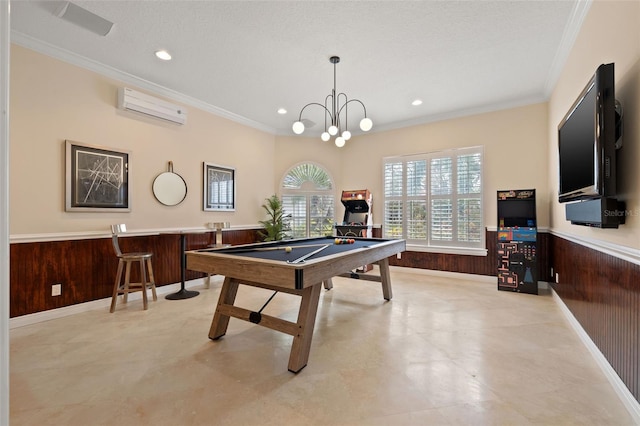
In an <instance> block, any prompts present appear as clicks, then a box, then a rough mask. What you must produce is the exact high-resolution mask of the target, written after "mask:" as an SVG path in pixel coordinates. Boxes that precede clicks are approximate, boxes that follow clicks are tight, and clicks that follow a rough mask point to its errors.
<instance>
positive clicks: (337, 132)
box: [292, 56, 373, 147]
mask: <svg viewBox="0 0 640 426" xmlns="http://www.w3.org/2000/svg"><path fill="white" fill-rule="evenodd" d="M329 62H331V63H332V64H333V89H332V90H331V93H330V94H329V95H327V97H326V98H325V100H324V105H323V104H321V103H318V102H311V103H308V104H306V105H305V106H304V107H303V108H302V109H301V110H300V116H299V117H298V121H296V122H295V123H293V127H292V128H293V133H295V134H296V135H300V134H302V133H303V132H304V123H303V122H302V113H303V112H304V110H305V109H306V108H307V107H308V106H310V105H318V106H320V107H322V108H324V111H325V114H324V132H322V135H320V139H322V140H323V141H325V142H327V141H328V140H329V139H331V137H332V136H336V139H335V144H336V146H337V147H343V146H344V143H345V142H346V141H348V140H349V139H351V132H350V131H349V129H348V127H347V116H348V109H349V108H348V106H347V105H349V104H350V103H351V102H357V103H359V104H360V105H362V109H363V110H364V118H363V119H362V120H361V121H360V129H361V130H362V131H363V132H367V131H369V130H371V128H372V127H373V121H371V119H370V118H367V108H365V106H364V104H363V103H362V102H361V101H359V100H358V99H349V98H347V95H346V94H344V93H337V94H336V64H337V63H338V62H340V57H339V56H332V57H330V58H329ZM343 113H344V121H342V120H341V114H343ZM327 124H328V125H329V126H328V127H327Z"/></svg>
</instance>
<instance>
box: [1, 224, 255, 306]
mask: <svg viewBox="0 0 640 426" xmlns="http://www.w3.org/2000/svg"><path fill="white" fill-rule="evenodd" d="M257 232H258V231H257V230H256V229H246V230H243V229H240V230H225V231H224V233H223V242H224V243H226V244H232V245H237V244H248V243H253V242H256V241H259V236H258V233H257ZM180 237H181V236H180V234H179V233H159V234H152V235H140V236H125V237H122V238H120V239H119V243H120V248H121V249H122V251H123V252H136V251H145V252H147V251H148V252H152V253H153V259H152V263H153V271H154V276H155V280H156V286H163V285H167V284H173V283H178V282H180ZM185 242H186V247H187V250H196V249H199V248H204V247H207V246H209V245H211V244H213V242H215V234H214V232H204V233H197V232H196V233H192V234H187V235H186V240H185ZM9 263H10V268H11V271H10V275H9V276H10V302H9V303H10V317H11V318H13V317H18V316H21V315H27V314H32V313H36V312H42V311H47V310H50V309H56V308H61V307H65V306H71V305H75V304H78V303H84V302H90V301H93V300H99V299H104V298H109V297H111V293H112V291H113V282H114V280H115V274H116V270H117V267H118V259H117V258H116V256H115V254H114V252H113V247H112V245H111V238H94V239H81V240H64V241H45V242H27V243H13V244H11V245H10V260H9ZM204 276H205V275H204V274H202V273H200V272H195V271H189V270H187V271H186V274H185V278H186V279H187V280H191V279H196V278H200V277H204ZM131 280H132V281H137V280H139V271H138V270H137V269H136V268H134V269H133V270H132V277H131ZM53 284H62V294H61V295H60V296H52V295H51V286H52V285H53Z"/></svg>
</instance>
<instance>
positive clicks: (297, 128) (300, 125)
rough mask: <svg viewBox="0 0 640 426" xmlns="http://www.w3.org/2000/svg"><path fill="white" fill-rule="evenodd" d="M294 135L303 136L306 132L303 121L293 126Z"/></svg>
mask: <svg viewBox="0 0 640 426" xmlns="http://www.w3.org/2000/svg"><path fill="white" fill-rule="evenodd" d="M292 129H293V133H295V134H296V135H301V134H302V132H304V123H303V122H302V121H296V122H295V123H293V126H292Z"/></svg>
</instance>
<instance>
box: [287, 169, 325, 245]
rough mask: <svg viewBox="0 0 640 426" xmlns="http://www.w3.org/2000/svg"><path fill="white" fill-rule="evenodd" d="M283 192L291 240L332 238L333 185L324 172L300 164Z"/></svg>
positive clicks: (288, 177) (290, 174) (292, 170)
mask: <svg viewBox="0 0 640 426" xmlns="http://www.w3.org/2000/svg"><path fill="white" fill-rule="evenodd" d="M281 191H282V197H281V198H282V205H283V207H284V211H285V214H287V215H290V217H291V221H290V227H291V231H290V236H291V237H292V238H305V237H321V236H325V235H332V234H333V224H334V214H333V209H334V195H333V182H332V180H331V176H329V174H328V173H327V171H326V170H325V169H323V168H322V167H320V166H318V165H316V164H313V163H303V164H299V165H297V166H295V167H293V168H291V169H290V170H289V171H288V172H287V174H286V175H285V176H284V179H283V180H282V186H281Z"/></svg>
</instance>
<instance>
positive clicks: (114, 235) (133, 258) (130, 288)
mask: <svg viewBox="0 0 640 426" xmlns="http://www.w3.org/2000/svg"><path fill="white" fill-rule="evenodd" d="M124 232H127V228H126V226H125V224H118V225H111V242H112V243H113V250H114V251H115V253H116V256H117V257H118V272H117V273H116V281H115V283H114V285H113V296H112V298H111V310H110V312H113V311H115V309H116V300H117V298H118V295H119V294H123V295H124V303H127V296H128V295H129V293H132V292H135V291H142V304H143V306H144V309H145V310H147V308H148V304H147V288H150V289H151V292H152V294H153V300H154V301H156V300H158V296H157V295H156V282H155V279H154V278H153V267H152V266H151V257H153V253H147V252H140V253H122V251H121V250H120V245H119V244H118V235H119V234H121V233H124ZM135 262H138V263H139V264H140V282H139V283H132V282H130V281H129V279H130V277H131V264H132V263H135ZM145 264H146V268H145ZM123 269H124V283H123V282H122V272H123ZM147 270H148V272H149V279H148V280H147Z"/></svg>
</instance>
